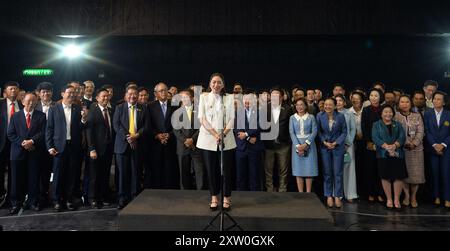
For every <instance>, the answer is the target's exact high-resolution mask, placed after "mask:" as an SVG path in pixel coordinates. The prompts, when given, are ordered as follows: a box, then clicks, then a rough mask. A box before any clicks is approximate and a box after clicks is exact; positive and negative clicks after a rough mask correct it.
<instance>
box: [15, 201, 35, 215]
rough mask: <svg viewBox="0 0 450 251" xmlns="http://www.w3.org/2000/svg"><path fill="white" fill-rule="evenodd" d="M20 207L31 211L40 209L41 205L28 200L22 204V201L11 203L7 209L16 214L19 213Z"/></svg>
mask: <svg viewBox="0 0 450 251" xmlns="http://www.w3.org/2000/svg"><path fill="white" fill-rule="evenodd" d="M20 209H23V210H28V209H30V210H33V211H36V212H38V211H41V206H40V205H39V203H29V202H25V203H24V204H22V203H17V204H15V205H13V206H12V207H11V209H9V214H17V213H19V211H20Z"/></svg>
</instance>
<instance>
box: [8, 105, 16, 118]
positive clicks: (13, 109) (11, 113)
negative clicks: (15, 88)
mask: <svg viewBox="0 0 450 251" xmlns="http://www.w3.org/2000/svg"><path fill="white" fill-rule="evenodd" d="M15 112H16V105H15V104H14V102H12V103H11V112H10V113H9V118H12V116H13V115H14V113H15Z"/></svg>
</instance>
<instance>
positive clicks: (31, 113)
mask: <svg viewBox="0 0 450 251" xmlns="http://www.w3.org/2000/svg"><path fill="white" fill-rule="evenodd" d="M33 112H34V109H33V110H32V111H31V112H29V113H30V115H31V117H33ZM23 113H25V117H26V116H27V114H28V112H27V111H25V110H23Z"/></svg>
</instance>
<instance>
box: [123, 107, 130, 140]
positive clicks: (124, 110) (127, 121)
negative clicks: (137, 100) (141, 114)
mask: <svg viewBox="0 0 450 251" xmlns="http://www.w3.org/2000/svg"><path fill="white" fill-rule="evenodd" d="M122 109H123V116H124V118H125V121H124V123H125V125H124V127H125V128H126V129H127V133H128V132H129V131H130V115H129V114H128V102H125V103H124V106H123V108H122Z"/></svg>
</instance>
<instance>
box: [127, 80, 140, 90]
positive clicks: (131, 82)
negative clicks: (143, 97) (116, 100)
mask: <svg viewBox="0 0 450 251" xmlns="http://www.w3.org/2000/svg"><path fill="white" fill-rule="evenodd" d="M130 85H131V86H133V85H136V86H138V84H137V83H136V82H133V81H129V82H127V83H126V84H125V89H127V88H128V87H129V86H130Z"/></svg>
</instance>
